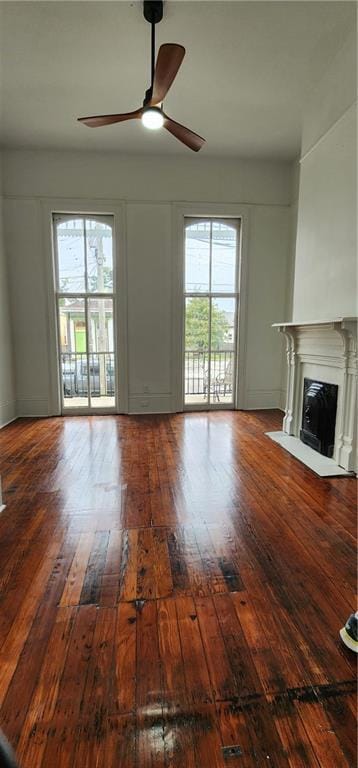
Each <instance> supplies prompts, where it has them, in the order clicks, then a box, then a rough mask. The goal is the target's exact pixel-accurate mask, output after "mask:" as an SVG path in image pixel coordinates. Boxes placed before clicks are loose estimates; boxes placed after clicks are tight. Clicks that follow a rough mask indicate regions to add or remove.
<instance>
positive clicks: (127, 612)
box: [113, 603, 137, 714]
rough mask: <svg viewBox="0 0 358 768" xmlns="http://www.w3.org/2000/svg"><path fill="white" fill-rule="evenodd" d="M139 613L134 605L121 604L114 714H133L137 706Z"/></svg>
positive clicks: (119, 610)
mask: <svg viewBox="0 0 358 768" xmlns="http://www.w3.org/2000/svg"><path fill="white" fill-rule="evenodd" d="M136 647H137V611H136V607H135V604H134V603H120V604H119V606H118V609H117V627H116V634H115V638H114V675H115V683H114V691H113V704H114V709H113V711H114V713H116V712H117V713H118V714H125V713H129V712H133V711H134V710H135V705H136V659H137V650H136Z"/></svg>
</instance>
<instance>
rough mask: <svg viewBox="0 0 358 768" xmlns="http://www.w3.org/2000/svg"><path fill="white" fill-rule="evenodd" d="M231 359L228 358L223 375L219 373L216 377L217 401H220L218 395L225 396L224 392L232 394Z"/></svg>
mask: <svg viewBox="0 0 358 768" xmlns="http://www.w3.org/2000/svg"><path fill="white" fill-rule="evenodd" d="M232 363H233V357H232V356H231V357H230V360H229V362H228V363H227V365H226V367H225V371H224V373H221V374H220V373H219V374H218V376H217V377H216V385H217V391H218V400H220V397H219V395H220V394H223V395H224V397H225V395H226V392H229V393H231V392H232V384H233V367H232Z"/></svg>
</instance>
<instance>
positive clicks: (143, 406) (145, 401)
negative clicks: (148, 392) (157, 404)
mask: <svg viewBox="0 0 358 768" xmlns="http://www.w3.org/2000/svg"><path fill="white" fill-rule="evenodd" d="M148 405H149V400H141V403H140V406H141V408H148Z"/></svg>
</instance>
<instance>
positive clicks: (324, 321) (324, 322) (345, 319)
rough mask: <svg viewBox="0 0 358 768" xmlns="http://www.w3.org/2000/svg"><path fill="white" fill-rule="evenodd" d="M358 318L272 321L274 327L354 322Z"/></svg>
mask: <svg viewBox="0 0 358 768" xmlns="http://www.w3.org/2000/svg"><path fill="white" fill-rule="evenodd" d="M357 320H358V317H334V318H331V320H301V321H299V320H295V321H294V322H293V321H292V320H289V321H286V320H284V321H283V322H282V323H272V328H282V327H283V326H284V327H285V328H288V327H290V328H295V327H298V328H299V327H300V326H302V325H332V324H335V323H354V322H356V321H357Z"/></svg>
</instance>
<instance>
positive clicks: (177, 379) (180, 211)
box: [171, 203, 249, 412]
mask: <svg viewBox="0 0 358 768" xmlns="http://www.w3.org/2000/svg"><path fill="white" fill-rule="evenodd" d="M186 216H187V217H208V218H209V217H210V218H212V217H215V216H217V217H218V218H228V219H229V218H232V219H240V221H241V227H240V246H239V247H240V257H241V258H240V269H239V278H238V291H239V312H238V318H237V320H238V327H237V329H236V332H237V334H238V337H237V352H238V355H237V357H238V359H240V364H239V366H238V372H237V373H238V375H237V377H236V390H237V396H236V397H235V407H236V408H245V407H246V404H245V403H246V389H245V387H246V384H245V379H246V340H247V334H246V327H247V310H248V306H247V304H248V302H247V298H248V290H249V286H248V282H249V275H248V240H249V208H248V206H246V205H237V204H235V203H227V204H225V203H185V204H183V203H172V300H173V308H172V371H171V381H172V393H173V394H172V407H171V410H172V411H177V412H180V411H182V410H183V402H184V392H183V329H184V316H183V291H184V286H183V277H184V219H185V217H186Z"/></svg>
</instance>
